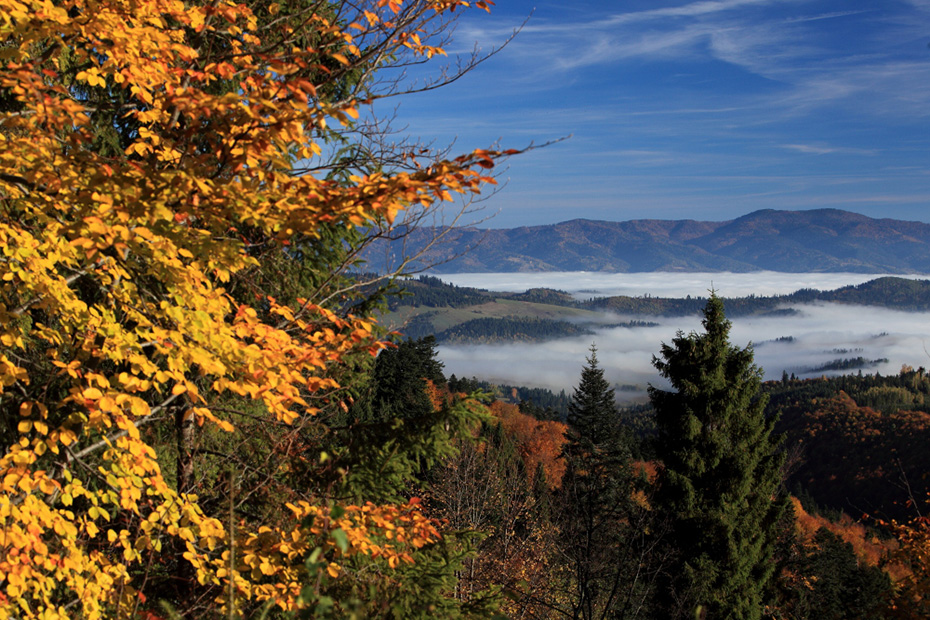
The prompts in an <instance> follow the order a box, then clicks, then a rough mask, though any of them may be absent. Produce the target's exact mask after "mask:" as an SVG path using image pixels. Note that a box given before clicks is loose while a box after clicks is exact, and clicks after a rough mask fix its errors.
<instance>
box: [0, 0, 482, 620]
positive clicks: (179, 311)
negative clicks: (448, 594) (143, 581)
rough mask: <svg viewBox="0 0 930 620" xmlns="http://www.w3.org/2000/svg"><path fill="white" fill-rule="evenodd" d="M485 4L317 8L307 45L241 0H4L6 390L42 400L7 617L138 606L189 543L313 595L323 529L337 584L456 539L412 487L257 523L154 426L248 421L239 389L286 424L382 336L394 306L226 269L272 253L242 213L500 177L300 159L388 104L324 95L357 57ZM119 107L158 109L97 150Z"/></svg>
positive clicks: (435, 197) (280, 238)
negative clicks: (359, 560) (225, 517)
mask: <svg viewBox="0 0 930 620" xmlns="http://www.w3.org/2000/svg"><path fill="white" fill-rule="evenodd" d="M467 4H468V3H466V2H461V1H455V0H433V1H426V2H424V1H420V2H403V1H401V0H380V1H370V2H361V3H358V5H357V6H356V7H355V8H356V9H357V10H356V17H357V19H355V20H351V21H340V22H336V21H333V20H332V19H331V18H330V17H328V16H327V13H326V12H316V11H314V10H313V9H312V8H311V9H308V10H306V11H305V13H304V14H302V16H301V20H302V21H301V23H302V28H304V29H306V30H310V31H312V32H313V33H314V35H315V36H314V37H311V38H312V39H313V40H315V41H316V43H315V44H314V45H313V46H306V47H301V46H299V45H297V44H296V43H294V41H295V40H296V39H295V38H294V37H292V35H293V34H294V32H293V31H292V26H289V25H285V26H281V28H280V29H268V30H260V29H259V28H258V20H257V16H256V13H255V12H253V10H252V9H251V8H249V7H248V6H246V5H244V4H238V3H235V2H231V1H229V0H219V1H216V2H208V3H200V4H198V3H184V2H181V1H179V0H64V1H62V2H50V1H48V0H0V65H2V69H0V94H2V95H3V108H2V114H0V283H2V287H0V343H2V349H0V406H2V410H3V415H4V416H13V417H18V419H17V420H16V421H15V422H14V425H13V428H14V429H15V431H13V433H14V436H13V437H12V439H10V440H9V441H8V442H7V443H8V445H4V446H3V451H2V457H0V616H3V617H7V616H22V615H26V616H35V617H42V618H68V617H87V618H94V617H101V616H105V615H106V616H109V615H112V614H114V613H117V612H125V611H127V610H131V609H133V606H134V605H137V604H138V603H137V598H136V596H134V594H135V592H134V590H133V588H132V579H131V573H133V572H134V571H138V570H140V567H142V565H143V564H144V563H145V562H149V561H151V558H152V557H155V554H158V553H159V552H161V551H162V550H165V549H167V548H169V547H170V548H172V549H179V550H180V551H181V553H182V554H183V558H184V559H185V560H186V561H187V562H188V563H189V564H190V566H191V567H192V569H193V570H194V578H195V579H196V580H197V581H198V582H199V583H200V584H211V583H212V584H215V585H216V586H217V588H216V592H222V593H223V594H222V595H219V598H218V602H217V604H218V605H220V604H230V603H231V601H230V600H229V599H230V597H232V598H233V599H238V600H250V601H261V600H267V601H273V602H274V604H276V605H278V606H280V607H281V608H284V609H294V608H295V607H297V606H298V605H299V594H300V588H301V584H302V583H305V582H306V581H307V580H308V575H307V574H306V571H307V570H308V568H307V566H308V564H307V563H305V559H306V557H307V555H308V554H310V553H311V552H312V551H313V550H314V549H315V548H316V549H322V550H323V552H324V553H325V554H327V555H326V557H330V558H332V562H330V563H329V564H328V565H327V566H326V568H325V570H326V572H327V573H328V575H329V576H330V577H331V578H334V579H336V578H338V577H339V575H340V565H339V558H340V557H344V556H349V555H353V554H367V555H369V556H378V557H382V558H385V559H386V560H387V562H388V563H389V564H390V566H395V565H396V564H397V563H400V562H409V561H410V560H411V557H410V554H409V549H411V548H416V547H418V546H422V545H423V544H425V543H426V542H428V541H431V540H435V539H436V537H437V536H438V534H437V531H436V529H435V527H434V524H433V523H432V522H431V521H429V520H428V519H426V518H425V517H423V516H422V514H420V512H419V510H418V508H417V506H416V505H413V504H411V505H373V504H364V503H363V504H346V505H344V506H341V507H340V510H339V511H336V512H333V510H332V508H333V507H332V505H329V504H325V503H319V504H314V503H311V502H307V501H303V502H299V501H295V502H294V503H292V504H290V505H289V508H290V512H291V518H290V519H289V520H288V521H287V522H285V523H273V524H268V525H262V526H257V527H256V526H254V525H248V526H245V525H243V526H242V527H245V528H246V529H245V530H243V531H237V532H236V536H235V538H234V539H233V537H232V536H231V532H230V531H229V527H228V526H227V524H225V523H223V522H221V521H220V520H218V519H217V518H214V517H211V516H209V515H208V514H207V512H206V511H205V510H204V508H203V507H202V506H201V505H200V503H199V499H198V497H197V496H196V495H195V494H193V493H190V492H189V490H188V489H183V488H180V489H179V488H177V486H178V485H177V484H175V483H172V481H170V480H168V479H166V476H165V473H164V468H165V464H164V463H162V462H160V460H159V458H158V456H157V454H156V450H155V449H154V448H153V447H152V445H150V444H149V443H148V442H147V441H146V439H145V437H144V436H143V434H142V433H140V427H142V426H143V425H145V424H147V423H150V422H157V421H159V420H161V419H163V418H165V417H166V415H167V412H168V411H169V410H171V411H175V410H180V411H181V416H182V418H183V419H182V422H186V423H195V424H198V425H203V426H213V427H216V428H217V429H221V430H222V431H225V432H228V433H236V432H237V427H236V423H235V421H234V420H233V419H230V417H229V416H228V415H225V414H224V413H223V412H222V411H220V410H219V408H217V407H216V406H215V405H216V403H217V402H218V400H219V399H220V398H222V397H229V396H231V395H236V396H237V397H241V398H245V399H248V400H250V401H253V402H255V403H260V405H261V406H260V407H259V409H260V410H261V411H262V412H263V415H265V416H266V417H267V420H268V421H269V422H270V423H273V424H274V423H277V424H283V425H290V424H294V423H295V422H297V421H298V420H308V419H312V418H313V416H314V415H315V414H316V413H317V406H316V405H315V404H314V402H315V401H314V398H315V397H316V396H317V395H319V394H321V393H326V392H331V391H332V390H335V389H336V388H337V387H339V386H338V381H337V380H336V379H334V378H333V373H332V372H331V369H332V368H333V367H334V366H338V365H339V364H340V363H341V362H342V361H343V360H344V359H346V358H347V357H349V356H352V355H363V354H364V355H368V354H373V353H375V352H377V351H378V349H379V348H380V347H381V346H382V344H381V343H380V342H378V340H377V338H376V337H375V336H374V334H373V331H372V330H373V325H372V320H371V319H370V318H366V317H355V316H351V315H350V316H347V317H344V316H343V317H340V316H337V315H336V314H334V313H333V312H332V311H331V310H328V309H327V308H325V307H321V306H318V305H315V304H313V303H311V302H310V301H308V300H305V299H299V300H297V302H296V303H291V304H283V303H282V304H279V303H278V302H277V301H276V300H274V299H269V298H265V299H258V300H256V301H255V303H254V305H248V304H245V303H243V302H242V301H237V300H236V299H234V298H233V296H231V294H230V293H229V291H228V290H227V288H226V286H227V285H228V283H229V282H230V280H231V278H234V277H235V275H236V274H237V273H239V272H241V271H242V270H244V269H247V268H254V267H256V266H257V265H258V261H257V259H256V258H255V257H254V256H253V255H252V254H250V252H249V251H248V247H247V243H246V241H245V239H244V237H243V236H242V235H240V231H241V230H243V229H250V230H258V231H260V232H261V234H262V235H264V236H265V238H267V239H268V240H269V242H270V243H276V244H278V245H279V246H284V245H287V244H288V243H290V242H291V241H292V240H294V239H297V238H301V239H309V240H311V241H312V240H313V239H314V238H317V237H318V231H319V229H320V227H322V226H337V227H339V226H341V227H355V226H363V225H366V224H370V223H372V222H376V221H387V222H390V221H392V220H393V218H394V217H395V216H396V215H397V214H398V213H399V212H402V211H404V210H405V209H407V208H409V207H411V206H412V205H418V206H423V207H428V206H430V205H432V204H434V203H435V202H437V201H443V200H448V199H450V198H451V196H452V194H455V193H470V192H477V191H478V190H479V188H480V186H481V185H482V184H484V183H486V182H488V181H490V179H489V178H488V177H487V176H485V175H484V174H483V172H481V171H482V170H483V169H484V168H486V167H488V166H489V165H492V164H493V159H494V158H495V157H496V155H497V154H495V153H490V152H484V151H478V152H475V153H472V154H469V155H466V156H463V157H461V158H458V159H455V160H448V161H430V162H426V163H423V164H419V163H418V164H417V165H416V166H415V167H412V168H411V169H409V170H406V171H398V172H396V173H391V172H387V171H385V172H378V173H372V174H369V175H365V176H362V175H357V176H352V177H351V179H350V182H348V183H338V182H335V181H331V180H327V179H325V178H320V177H318V176H314V175H311V174H306V175H302V176H297V175H294V174H291V173H290V169H291V166H292V164H293V162H294V161H295V160H302V161H313V160H314V159H318V158H320V157H321V153H322V151H323V148H324V144H323V141H322V138H321V136H322V135H323V132H324V131H325V130H326V128H327V124H334V123H335V124H345V123H350V122H352V119H354V118H356V117H358V115H359V109H360V107H361V106H363V105H366V104H367V103H369V102H368V101H357V100H356V99H355V98H353V97H349V98H347V99H332V98H323V97H321V96H319V95H318V92H319V91H320V89H321V88H322V85H324V84H325V83H327V81H330V82H331V81H333V80H336V79H338V78H339V71H340V69H339V67H343V68H345V69H346V70H348V69H349V68H351V67H355V66H361V65H362V63H363V62H365V60H366V59H365V58H364V55H365V54H366V52H367V51H368V50H378V51H379V52H384V50H391V49H397V48H400V47H403V48H404V49H405V50H408V51H409V52H410V53H413V54H416V55H421V56H432V55H435V54H437V53H441V50H440V49H439V48H437V47H432V46H430V45H427V43H426V42H425V41H421V39H420V37H419V36H418V33H417V32H416V30H415V29H408V30H403V29H401V28H394V26H395V25H397V22H398V20H400V19H401V17H402V16H403V17H404V18H405V19H408V20H409V17H410V12H411V11H417V12H419V13H418V15H422V16H427V14H433V13H435V14H441V13H443V12H447V11H450V10H453V9H455V8H457V7H461V6H467ZM477 4H478V5H479V6H482V7H483V8H487V6H486V4H485V3H483V2H479V3H477ZM310 6H311V7H313V6H327V3H316V4H313V3H311V5H310ZM353 6H355V5H353ZM264 10H267V11H268V12H269V14H271V15H275V14H276V13H277V12H278V11H281V10H282V8H281V7H280V6H279V5H278V4H271V5H269V6H267V7H266V8H265V9H264ZM282 23H284V24H289V23H292V22H282ZM404 23H412V22H410V21H408V22H404ZM300 40H301V41H304V40H307V38H306V37H305V38H304V39H300ZM363 42H364V44H363ZM334 67H335V68H334ZM308 75H316V76H318V79H316V80H314V79H311V78H308V77H307V76H308ZM220 80H223V81H227V82H232V83H234V84H235V87H234V88H232V89H229V88H227V89H225V90H224V89H219V88H217V82H218V81H220ZM94 92H97V93H101V94H102V95H101V96H99V97H92V96H87V93H94ZM101 102H110V103H109V104H108V105H118V106H120V107H119V109H116V110H113V109H111V110H110V112H111V113H113V115H114V116H113V118H117V119H119V121H120V122H126V123H129V124H132V125H134V126H135V127H136V130H135V131H134V132H132V133H131V134H130V135H131V140H130V141H129V143H127V144H124V145H123V146H122V152H121V153H117V154H115V155H114V154H107V153H103V152H101V151H100V150H99V149H95V148H91V147H90V146H89V145H91V144H92V143H93V140H94V133H93V126H94V117H95V114H97V113H98V112H99V111H100V110H99V109H98V108H97V107H96V106H99V105H103V104H102V103H101ZM113 102H115V103H113ZM91 456H93V457H94V459H93V460H90V457H91ZM334 515H338V517H336V516H334ZM227 593H228V594H227ZM224 597H225V598H224Z"/></svg>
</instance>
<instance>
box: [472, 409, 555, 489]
mask: <svg viewBox="0 0 930 620" xmlns="http://www.w3.org/2000/svg"><path fill="white" fill-rule="evenodd" d="M490 410H491V415H493V416H494V417H495V418H497V419H498V420H500V423H501V425H502V426H503V427H504V430H505V431H506V432H507V434H508V435H510V436H511V438H512V439H513V440H514V442H515V443H516V444H517V446H518V448H519V450H520V456H522V457H523V463H524V465H525V466H526V473H527V476H528V477H529V480H530V481H532V478H533V476H534V475H535V474H536V468H537V467H539V466H540V465H541V466H542V468H543V472H545V474H546V481H547V482H548V484H549V488H550V489H554V488H556V487H558V486H559V485H560V484H561V482H562V476H563V475H564V474H565V462H564V461H563V460H562V459H561V458H560V455H561V454H562V446H563V445H564V444H565V431H566V430H567V427H566V425H565V424H564V423H562V422H556V421H553V420H537V419H536V418H534V417H532V416H529V415H526V414H525V413H521V412H520V408H519V407H518V406H517V405H513V404H510V403H505V402H502V401H494V402H493V403H491V406H490Z"/></svg>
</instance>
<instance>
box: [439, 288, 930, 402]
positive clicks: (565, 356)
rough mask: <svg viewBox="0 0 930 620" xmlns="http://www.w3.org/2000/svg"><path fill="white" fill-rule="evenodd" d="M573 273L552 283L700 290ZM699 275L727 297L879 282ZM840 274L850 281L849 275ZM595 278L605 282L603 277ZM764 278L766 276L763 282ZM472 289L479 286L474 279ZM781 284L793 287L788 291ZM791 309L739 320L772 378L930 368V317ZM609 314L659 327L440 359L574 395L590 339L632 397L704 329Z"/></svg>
mask: <svg viewBox="0 0 930 620" xmlns="http://www.w3.org/2000/svg"><path fill="white" fill-rule="evenodd" d="M552 275H553V274H490V275H485V276H484V278H485V281H484V282H483V283H481V284H482V285H483V286H482V287H483V288H491V287H495V286H497V284H496V283H497V282H500V281H503V278H506V277H513V276H518V277H524V278H527V277H529V279H531V280H532V279H535V278H536V277H537V276H549V277H550V278H551V277H552ZM556 275H558V274H556ZM574 275H575V276H576V277H575V279H574V283H575V284H574V286H572V285H571V284H570V282H569V281H568V280H565V281H562V283H561V286H560V285H559V284H558V282H557V281H553V280H551V279H550V280H549V281H548V282H547V284H546V285H548V286H554V287H559V288H563V290H564V289H570V290H571V289H575V288H583V287H585V286H588V285H590V283H592V282H593V283H594V284H595V285H596V286H597V287H599V288H600V289H606V288H608V286H621V284H619V283H616V284H610V283H609V282H608V281H609V279H610V278H616V277H623V278H629V277H631V276H632V277H633V279H635V280H638V282H639V283H640V284H644V285H646V286H650V284H649V283H651V282H653V281H655V282H660V283H661V286H662V287H663V288H662V291H661V293H657V292H655V289H653V290H648V289H637V290H636V291H633V294H644V293H646V292H649V293H650V294H652V295H654V296H658V295H660V294H661V295H662V296H682V295H683V294H692V295H695V294H699V291H695V290H693V287H694V286H697V282H696V281H695V276H697V275H699V274H616V275H608V274H584V276H580V277H579V276H578V274H574ZM700 275H704V276H713V278H714V285H715V287H717V290H718V291H719V293H720V294H721V295H722V296H737V295H745V294H749V293H751V292H755V293H756V294H757V295H758V294H772V293H773V292H779V293H784V292H791V291H793V290H795V289H797V288H800V287H799V286H794V285H793V284H789V280H788V278H789V277H791V278H794V279H795V281H799V282H804V283H803V284H802V285H801V286H810V287H812V288H819V289H830V288H836V287H838V286H843V285H845V284H851V283H854V282H858V281H865V280H869V279H871V278H872V277H874V276H862V275H859V274H826V275H821V274H774V275H773V274H759V273H756V274H700ZM530 276H531V277H530ZM588 276H591V278H590V280H585V278H587V277H588ZM783 276H784V277H783ZM841 276H846V279H843V277H841ZM598 277H601V278H603V279H602V280H598ZM764 277H765V278H768V280H764V279H763V278H764ZM456 278H457V276H443V279H448V280H453V281H455V279H456ZM498 278H501V280H498ZM749 278H758V281H757V282H756V285H755V286H754V287H753V288H751V289H750V288H748V287H749V283H750V282H749ZM647 282H648V283H647ZM718 282H719V286H718ZM457 283H459V282H457ZM461 283H462V284H465V282H461ZM468 285H479V284H478V283H477V282H475V283H474V284H473V283H471V282H469V283H468ZM538 285H543V284H542V283H540V284H536V283H534V284H530V285H528V286H524V288H528V287H532V286H538ZM785 286H788V287H789V288H787V289H785V288H784V287H785ZM792 286H793V288H791V287H792ZM514 289H516V290H519V287H512V289H511V290H514ZM683 291H691V292H686V293H683ZM734 291H739V292H734ZM572 292H576V291H574V290H572ZM628 294H629V293H628ZM705 294H706V293H705ZM793 307H794V308H795V309H797V310H798V311H799V313H798V314H795V315H792V316H782V317H764V318H759V317H743V318H737V319H735V320H734V321H733V329H732V331H731V342H733V344H736V345H739V346H745V345H747V344H749V343H750V342H752V343H753V344H754V346H755V360H756V363H757V364H758V365H759V366H760V367H762V368H763V369H764V371H765V377H766V378H767V379H778V378H780V377H781V374H782V371H787V372H788V373H795V374H797V375H798V376H819V375H821V374H841V372H857V371H856V370H855V369H854V370H847V371H827V372H824V371H816V372H811V369H815V368H820V367H822V366H823V365H825V364H828V363H830V362H833V361H835V360H842V359H854V358H858V357H862V358H864V359H866V360H877V359H883V358H887V360H888V361H887V362H882V363H880V364H878V365H876V366H872V367H868V368H865V369H864V370H863V371H864V372H876V371H878V372H881V373H882V374H891V373H896V372H898V371H899V370H900V369H901V366H902V365H903V364H909V365H912V366H915V367H917V366H925V367H930V353H928V351H930V334H928V326H930V313H918V312H899V311H895V310H888V309H883V308H875V307H863V306H848V305H841V304H808V305H795V306H793ZM605 318H606V319H607V322H612V323H618V322H624V321H630V320H635V319H639V320H646V321H650V322H653V323H658V324H659V325H658V326H656V327H640V328H607V329H598V328H594V329H595V332H596V333H595V335H593V336H582V337H578V338H565V339H560V340H556V341H551V342H546V343H538V344H528V343H513V344H506V345H469V346H443V347H440V348H439V357H440V359H441V360H442V361H443V363H444V364H445V370H446V374H447V375H450V374H453V373H454V374H455V375H456V376H459V377H463V376H464V377H471V376H475V377H478V378H483V379H488V380H492V381H497V382H500V383H508V384H514V385H526V386H535V387H547V388H550V389H553V390H555V391H558V390H562V389H564V390H566V391H567V392H570V391H571V389H572V388H573V386H574V385H575V384H576V383H577V381H578V377H579V374H580V372H581V368H582V366H583V365H584V362H585V356H586V355H587V351H588V349H589V347H590V346H591V344H592V343H594V344H596V345H597V348H598V354H597V355H598V359H599V361H600V365H601V366H602V367H603V368H605V370H606V376H607V378H608V380H610V381H611V382H612V383H614V384H615V385H617V386H628V387H626V388H624V389H621V390H619V391H618V397H619V398H620V399H621V400H625V401H634V400H642V399H643V398H644V397H645V391H644V390H645V386H646V385H647V384H653V385H656V386H659V387H665V386H666V384H665V382H664V380H662V378H661V377H659V376H658V374H657V373H656V371H655V369H654V368H653V367H652V364H651V360H652V356H653V355H658V353H659V351H660V348H661V344H662V343H663V342H665V343H671V341H672V339H673V338H674V337H675V335H676V333H677V332H678V331H679V330H680V331H682V332H684V333H688V332H690V331H700V329H701V325H700V317H697V316H695V317H677V318H668V317H642V316H628V315H624V316H617V315H611V316H609V317H605ZM779 339H780V340H779ZM634 386H635V387H634Z"/></svg>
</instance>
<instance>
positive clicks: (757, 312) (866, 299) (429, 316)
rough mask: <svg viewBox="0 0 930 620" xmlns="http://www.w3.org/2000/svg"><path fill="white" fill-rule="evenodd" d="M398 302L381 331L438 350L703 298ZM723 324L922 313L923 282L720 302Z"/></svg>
mask: <svg viewBox="0 0 930 620" xmlns="http://www.w3.org/2000/svg"><path fill="white" fill-rule="evenodd" d="M401 286H402V287H403V289H404V291H405V294H403V295H401V296H399V297H396V298H393V299H392V301H391V302H390V305H389V309H390V310H391V312H390V313H388V314H387V315H386V317H385V321H386V323H387V324H388V325H389V326H391V327H392V328H394V329H399V330H400V331H401V332H403V333H404V334H406V335H407V336H408V337H411V338H421V337H423V336H427V335H434V336H436V338H437V340H438V341H439V342H441V343H450V344H452V343H459V344H461V343H490V342H508V341H527V342H539V341H544V340H551V339H555V338H563V337H568V336H576V335H587V334H590V333H591V331H592V330H595V329H609V328H612V327H626V328H631V329H633V328H637V327H652V326H655V325H656V323H654V322H650V321H648V320H643V319H633V320H629V321H622V322H616V321H614V322H609V321H608V322H605V321H604V318H603V316H600V314H599V313H604V312H611V313H615V314H619V315H627V316H630V315H632V316H641V317H663V316H664V317H677V316H697V315H699V314H700V312H701V309H702V308H703V307H704V305H705V304H706V303H707V298H706V297H699V296H696V297H690V296H689V297H686V298H665V297H653V296H649V295H645V296H641V297H629V296H616V297H600V298H593V299H588V300H575V299H574V298H572V296H571V295H569V294H568V293H565V292H563V291H556V290H552V289H540V288H535V289H530V290H528V291H526V292H524V293H503V292H491V291H485V290H480V289H475V288H467V287H458V286H454V285H451V284H446V283H444V282H443V281H442V280H441V279H439V278H437V277H434V276H420V277H418V278H417V279H411V280H405V281H404V282H403V283H402V284H401ZM725 301H726V307H727V315H728V316H730V317H734V318H736V317H746V316H755V317H784V316H792V315H793V314H796V313H797V312H798V310H796V309H795V308H794V307H792V306H794V305H799V304H806V303H816V302H829V303H840V304H850V305H861V306H875V307H881V308H894V309H897V310H905V311H912V312H916V311H927V310H930V281H928V280H911V279H906V278H895V277H883V278H877V279H875V280H870V281H869V282H865V283H863V284H859V285H856V286H845V287H842V288H839V289H835V290H831V291H818V290H814V289H801V290H798V291H795V292H794V293H791V294H788V295H773V296H757V295H750V296H747V297H733V298H726V299H725ZM882 361H883V360H881V359H865V358H859V357H858V356H853V357H845V358H837V359H836V360H834V361H833V362H831V364H832V365H831V366H827V365H825V366H820V367H816V368H809V369H807V371H808V372H810V373H814V372H825V371H830V370H848V369H853V370H856V369H859V368H863V369H869V368H870V367H872V366H874V365H875V364H877V363H881V362H882Z"/></svg>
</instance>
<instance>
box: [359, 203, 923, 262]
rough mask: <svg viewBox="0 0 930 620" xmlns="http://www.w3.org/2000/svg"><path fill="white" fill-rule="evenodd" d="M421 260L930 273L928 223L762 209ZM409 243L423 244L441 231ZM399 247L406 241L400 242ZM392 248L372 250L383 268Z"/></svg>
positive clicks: (438, 249)
mask: <svg viewBox="0 0 930 620" xmlns="http://www.w3.org/2000/svg"><path fill="white" fill-rule="evenodd" d="M447 232H448V234H447V239H448V243H446V244H444V245H442V246H433V247H430V248H429V250H428V251H427V252H426V253H425V254H424V255H423V256H422V257H420V262H419V263H418V264H419V266H421V267H424V268H426V267H429V266H431V265H435V270H436V271H439V272H445V273H464V272H469V273H485V272H540V271H604V272H614V273H622V272H649V271H675V272H681V271H693V272H698V271H735V272H751V271H762V270H770V271H782V272H791V273H803V272H811V271H816V272H825V271H832V272H856V273H924V272H925V271H926V269H927V265H928V264H930V225H928V224H926V223H924V222H908V221H901V220H892V219H873V218H870V217H867V216H865V215H861V214H859V213H852V212H849V211H842V210H840V209H810V210H805V211H776V210H773V209H766V210H762V211H755V212H753V213H749V214H746V215H743V216H742V217H738V218H736V219H734V220H729V221H722V222H707V221H695V220H631V221H626V222H608V221H597V220H584V219H576V220H570V221H567V222H561V223H559V224H553V225H547V226H523V227H520V228H511V229H493V228H492V229H486V230H485V229H478V228H464V229H458V230H450V231H447ZM419 234H420V235H422V240H420V239H418V238H417V237H416V236H414V238H413V239H408V240H406V246H407V247H408V248H409V247H411V246H413V247H423V246H425V244H426V243H427V242H428V240H429V239H430V238H431V236H432V235H434V234H435V231H425V230H424V231H420V233H419ZM397 245H399V244H397ZM390 247H391V244H390V243H389V242H387V241H385V242H383V243H382V244H379V245H377V246H375V248H373V251H372V252H371V253H370V255H369V259H370V263H371V264H372V265H373V266H374V267H375V268H380V263H379V260H380V257H381V256H384V255H386V254H388V253H389V250H388V248H390Z"/></svg>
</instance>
